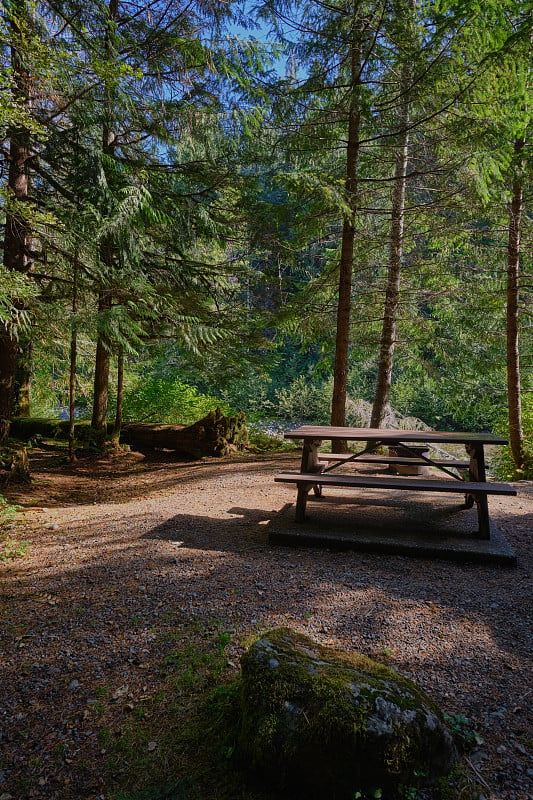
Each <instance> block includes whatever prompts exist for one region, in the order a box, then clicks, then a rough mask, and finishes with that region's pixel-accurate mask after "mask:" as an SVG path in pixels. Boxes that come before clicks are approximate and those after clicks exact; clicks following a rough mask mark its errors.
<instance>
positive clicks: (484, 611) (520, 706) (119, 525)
mask: <svg viewBox="0 0 533 800" xmlns="http://www.w3.org/2000/svg"><path fill="white" fill-rule="evenodd" d="M296 458H297V456H296V455H291V454H289V455H287V454H284V455H279V456H274V457H272V456H269V457H266V456H261V457H248V458H239V459H235V460H233V461H232V460H230V459H222V460H214V459H213V460H207V461H205V462H199V463H195V464H182V463H178V462H173V461H172V460H171V459H169V460H167V461H164V460H163V461H160V462H158V461H148V460H146V459H142V458H141V457H140V456H137V455H134V454H132V455H131V456H130V458H129V459H128V460H126V462H125V463H122V462H121V463H120V465H119V464H118V462H117V463H116V464H111V465H109V464H105V463H101V464H95V463H92V464H87V465H83V464H80V465H79V466H78V468H77V469H76V470H72V469H70V468H66V467H64V466H61V465H60V464H55V463H53V462H50V463H48V464H46V465H44V466H42V467H39V468H38V469H37V472H35V471H34V473H33V474H34V478H35V481H34V485H33V486H32V487H31V490H30V492H29V493H28V491H25V492H22V491H19V492H18V494H17V491H15V490H12V492H11V495H12V497H13V499H15V500H19V501H20V502H22V503H23V504H24V505H25V506H27V508H26V510H25V512H24V513H23V514H21V515H20V516H21V517H22V519H23V522H22V525H21V526H19V527H20V528H21V530H20V531H19V532H18V534H17V535H18V537H19V538H23V539H25V540H26V541H27V542H28V543H29V548H28V552H27V554H26V555H25V556H24V557H22V558H20V559H17V560H15V561H12V562H9V564H7V565H4V567H3V574H2V579H1V583H0V591H1V595H2V605H1V610H0V625H1V629H2V630H1V634H2V638H1V652H0V659H1V672H2V702H1V706H0V748H1V750H0V759H1V760H0V800H26V798H28V800H29V798H42V799H43V800H56V799H57V800H59V799H61V800H95V799H96V798H100V800H103V799H104V798H107V797H109V795H108V794H107V789H106V784H105V778H104V777H102V767H101V765H102V762H103V759H104V758H105V750H104V749H103V748H102V745H101V739H100V738H99V729H100V727H101V720H100V719H99V718H98V715H97V714H96V713H95V712H94V708H95V707H96V706H97V704H98V697H99V692H101V687H102V686H105V687H107V689H106V691H108V692H109V693H110V694H109V695H108V696H109V697H110V698H111V699H112V700H113V704H112V707H110V709H108V711H107V717H106V720H107V721H109V717H110V715H111V718H112V719H111V725H113V724H115V725H116V724H119V723H120V720H121V719H124V718H126V717H127V715H128V713H130V712H131V710H132V709H133V708H135V706H136V704H137V703H139V702H140V701H141V700H142V698H143V697H144V696H146V695H147V694H148V693H150V692H153V691H154V690H155V689H156V688H157V687H156V686H154V682H156V681H157V680H159V678H158V677H157V676H158V675H159V673H158V668H159V665H160V664H161V661H162V659H164V657H165V653H166V652H168V634H169V632H170V631H171V630H172V629H175V627H176V619H178V618H179V620H181V621H182V622H192V623H194V624H195V625H197V626H198V630H201V629H205V630H207V629H209V627H210V626H211V627H212V626H213V624H214V621H216V623H217V624H220V625H222V627H223V628H224V629H225V630H227V631H229V632H230V633H231V635H232V641H231V643H230V645H229V647H228V651H227V654H228V661H229V663H230V664H234V665H235V669H236V668H237V666H238V658H239V654H240V652H241V647H242V644H241V643H242V642H243V641H244V640H245V639H246V637H247V636H249V635H250V634H252V633H256V632H257V631H260V630H265V629H268V628H270V627H274V626H281V625H283V626H285V625H288V626H292V627H294V628H296V629H297V630H299V631H302V632H303V633H305V634H307V635H309V636H311V637H313V638H314V639H316V640H317V641H319V642H322V643H325V644H331V645H334V646H336V647H341V648H346V649H349V650H351V649H355V650H359V651H360V652H363V653H365V654H367V655H369V656H372V657H376V658H379V659H381V660H384V661H386V662H387V663H389V664H391V665H392V666H393V667H394V668H395V669H397V670H398V671H400V672H401V673H403V674H404V675H406V676H408V677H409V678H411V679H412V680H414V681H415V682H416V683H417V684H418V685H419V686H420V687H421V688H423V689H424V690H425V691H426V692H428V694H429V695H430V696H432V697H433V698H434V699H435V700H436V701H437V702H438V703H439V704H440V706H441V708H442V709H443V710H444V711H445V712H446V713H447V714H464V715H465V716H466V717H468V718H469V720H470V725H471V726H472V728H473V729H474V730H475V731H476V733H477V735H478V744H477V746H476V748H475V749H474V751H473V752H472V753H471V754H470V755H469V760H470V765H471V769H472V770H473V772H474V773H475V774H476V775H477V779H478V780H479V782H480V789H481V792H482V794H483V796H484V797H485V800H527V799H529V798H533V759H532V757H531V756H532V753H533V732H532V725H531V723H532V713H531V709H532V702H531V701H532V698H533V694H532V688H531V649H530V645H531V582H530V569H531V554H532V541H531V533H532V530H533V487H532V485H531V484H528V483H524V484H519V485H518V489H519V495H518V497H516V498H504V499H498V500H494V501H492V502H491V510H492V517H493V519H494V521H495V522H496V524H497V525H498V527H500V529H501V530H503V531H504V533H505V536H506V538H507V539H508V541H509V543H510V544H511V546H512V547H513V548H514V550H515V551H516V553H517V556H518V567H517V568H515V569H505V568H501V567H494V566H479V565H461V564H456V563H449V562H439V561H429V560H418V559H408V558H402V557H396V556H380V555H373V554H358V553H353V552H330V551H328V550H318V549H284V548H281V547H274V546H272V545H270V544H269V543H268V539H267V525H268V522H269V520H271V519H272V518H274V517H275V515H276V514H277V513H278V512H279V510H280V509H281V508H282V507H283V506H284V504H285V503H287V502H290V501H292V500H293V499H294V497H293V495H294V490H293V489H292V487H290V486H286V485H281V484H275V483H274V482H273V475H274V474H275V472H276V471H279V470H282V469H286V468H287V467H291V466H293V465H294V464H295V463H296V462H295V459H296ZM39 469H40V470H41V471H40V472H39ZM113 715H114V716H113Z"/></svg>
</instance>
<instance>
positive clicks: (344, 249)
mask: <svg viewBox="0 0 533 800" xmlns="http://www.w3.org/2000/svg"><path fill="white" fill-rule="evenodd" d="M354 17H357V4H354ZM353 36H354V41H353V42H352V46H351V52H350V62H351V66H350V69H351V99H350V108H349V112H348V143H347V147H346V179H345V189H346V194H347V197H348V202H349V203H350V208H351V212H350V214H348V215H345V217H344V220H343V226H342V241H341V257H340V264H339V299H338V304H337V331H336V337H335V366H334V371H333V399H332V403H331V424H332V425H335V426H339V425H340V426H342V425H345V424H346V384H347V377H348V357H349V350H350V317H351V304H352V301H351V293H352V274H353V259H354V242H355V217H356V213H357V202H358V197H357V194H358V166H359V139H360V129H361V107H360V98H359V88H360V83H361V67H362V65H361V62H362V46H361V34H360V31H359V26H357V25H355V26H354V33H353ZM336 448H337V451H338V452H343V451H345V450H347V445H346V442H340V441H338V442H336Z"/></svg>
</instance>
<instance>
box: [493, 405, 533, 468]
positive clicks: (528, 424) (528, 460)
mask: <svg viewBox="0 0 533 800" xmlns="http://www.w3.org/2000/svg"><path fill="white" fill-rule="evenodd" d="M522 425H523V429H524V453H523V461H522V463H521V464H515V462H514V459H513V457H512V453H511V448H510V447H505V448H498V450H499V452H498V454H497V456H496V461H495V464H496V469H497V472H498V474H499V476H500V477H501V478H503V479H504V480H508V481H521V480H533V394H531V393H528V394H524V395H523V397H522ZM497 427H498V431H499V432H500V433H502V434H503V435H504V436H508V432H509V429H508V424H507V420H506V419H503V418H502V417H500V424H499V425H498V426H497Z"/></svg>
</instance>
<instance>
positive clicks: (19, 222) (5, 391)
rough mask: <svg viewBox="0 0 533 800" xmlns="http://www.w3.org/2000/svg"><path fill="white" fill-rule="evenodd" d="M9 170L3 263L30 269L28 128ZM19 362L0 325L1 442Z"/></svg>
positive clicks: (18, 62)
mask: <svg viewBox="0 0 533 800" xmlns="http://www.w3.org/2000/svg"><path fill="white" fill-rule="evenodd" d="M11 8H12V14H10V15H9V16H8V20H9V31H10V36H11V48H10V58H11V69H12V71H13V78H14V84H13V94H14V96H15V98H16V100H17V102H19V103H21V104H22V105H23V106H24V107H25V108H27V109H29V108H30V107H31V93H30V76H29V70H28V67H27V65H26V64H25V63H24V43H23V35H22V32H21V30H20V27H19V24H18V20H19V19H25V18H27V9H26V3H25V2H24V0H15V2H13V3H12V7H11ZM9 135H10V142H9V170H8V179H7V191H8V195H9V197H10V198H11V199H12V200H13V201H14V202H15V205H14V207H13V208H12V209H9V208H8V209H7V211H6V216H5V232H4V253H3V264H4V267H5V268H6V270H10V271H11V270H16V271H18V272H27V271H28V270H29V269H30V268H31V252H30V251H31V248H30V243H31V236H30V229H29V226H28V223H27V222H26V219H25V218H24V216H23V215H22V214H20V213H19V211H18V209H17V206H16V204H18V203H24V202H26V201H27V200H28V197H29V188H30V182H29V161H30V158H31V148H30V135H29V132H28V130H27V129H26V128H23V127H14V128H12V129H11V130H10V132H9ZM17 363H18V341H17V332H16V330H15V328H14V326H12V325H10V324H7V325H6V324H3V325H1V326H0V443H3V442H5V441H6V440H7V438H8V436H9V424H10V418H11V415H12V412H13V400H14V390H15V376H16V371H17Z"/></svg>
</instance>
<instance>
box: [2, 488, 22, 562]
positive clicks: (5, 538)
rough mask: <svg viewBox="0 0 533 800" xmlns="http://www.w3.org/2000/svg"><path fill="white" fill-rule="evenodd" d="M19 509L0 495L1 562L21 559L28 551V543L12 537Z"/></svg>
mask: <svg viewBox="0 0 533 800" xmlns="http://www.w3.org/2000/svg"><path fill="white" fill-rule="evenodd" d="M19 508H20V506H17V505H14V504H12V503H9V501H8V500H6V498H5V497H4V496H3V495H1V494H0V561H11V560H13V559H15V558H20V557H21V556H23V555H24V554H25V553H26V551H27V549H28V545H27V544H26V542H19V541H16V540H14V539H12V538H11V537H10V530H11V528H12V527H13V525H14V521H15V518H16V515H17V511H18V510H19Z"/></svg>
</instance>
